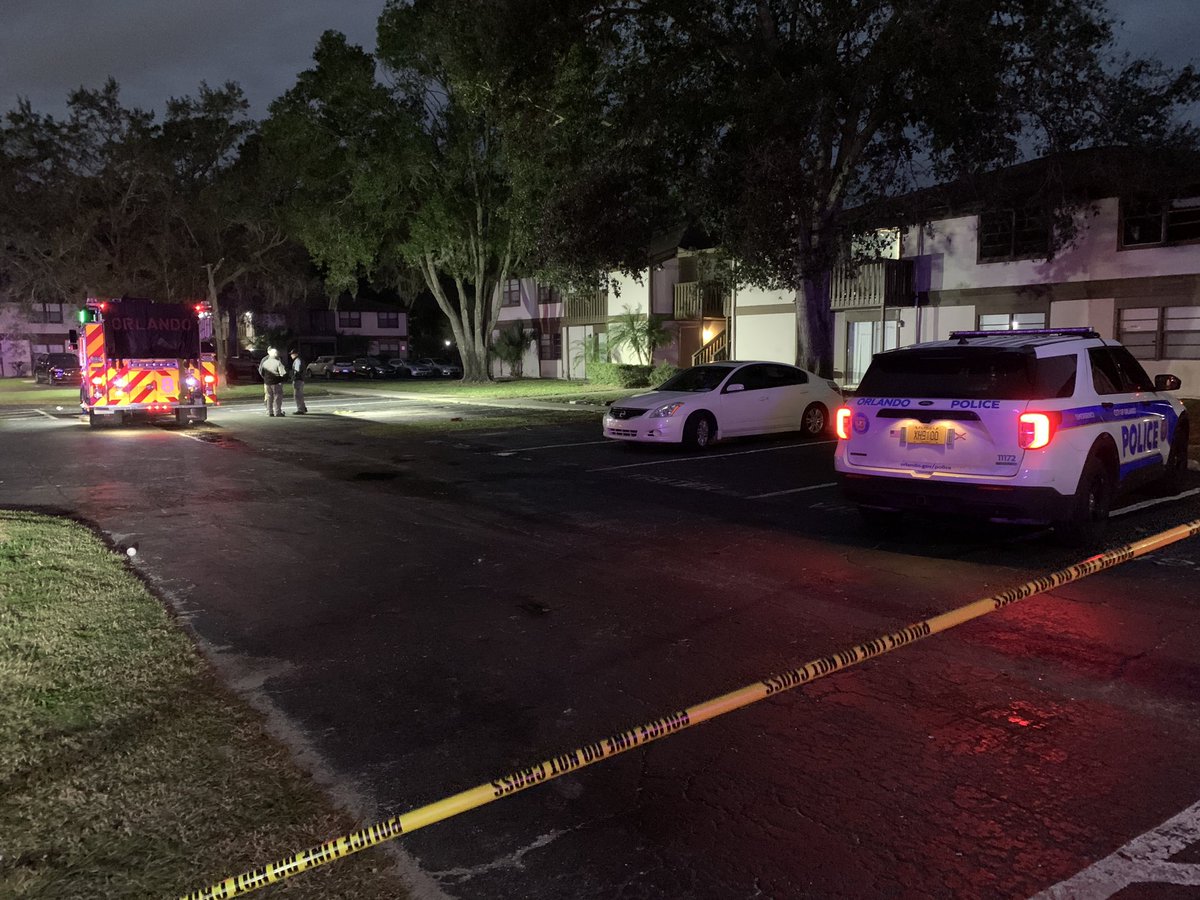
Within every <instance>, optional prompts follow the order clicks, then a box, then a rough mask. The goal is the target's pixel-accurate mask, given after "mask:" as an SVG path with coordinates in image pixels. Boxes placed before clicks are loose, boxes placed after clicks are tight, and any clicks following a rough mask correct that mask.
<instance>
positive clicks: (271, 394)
mask: <svg viewBox="0 0 1200 900" xmlns="http://www.w3.org/2000/svg"><path fill="white" fill-rule="evenodd" d="M258 374H259V375H261V376H262V380H263V401H264V402H265V403H266V404H267V415H269V416H272V417H274V416H282V415H283V383H284V382H285V381H286V380H287V377H288V372H287V368H285V367H284V365H283V360H281V359H280V358H279V351H278V350H276V349H275V348H274V347H269V348H268V349H267V355H266V356H264V357H263V359H262V362H260V363H259V364H258Z"/></svg>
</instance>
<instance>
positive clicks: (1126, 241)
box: [1121, 197, 1200, 247]
mask: <svg viewBox="0 0 1200 900" xmlns="http://www.w3.org/2000/svg"><path fill="white" fill-rule="evenodd" d="M1191 241H1200V197H1184V198H1180V199H1176V200H1122V201H1121V246H1122V247H1153V246H1159V245H1162V244H1185V243H1189V242H1191Z"/></svg>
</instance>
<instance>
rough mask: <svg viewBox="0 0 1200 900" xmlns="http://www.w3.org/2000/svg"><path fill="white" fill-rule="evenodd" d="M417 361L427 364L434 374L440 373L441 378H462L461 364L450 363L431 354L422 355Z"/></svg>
mask: <svg viewBox="0 0 1200 900" xmlns="http://www.w3.org/2000/svg"><path fill="white" fill-rule="evenodd" d="M417 362H418V363H420V364H421V365H424V366H429V368H430V369H431V370H432V371H433V373H434V374H435V375H440V376H442V377H443V378H462V374H463V370H462V366H460V365H459V364H458V363H452V362H450V361H449V360H445V359H440V358H438V357H433V356H425V357H422V358H421V359H419V360H417Z"/></svg>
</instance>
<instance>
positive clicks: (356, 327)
mask: <svg viewBox="0 0 1200 900" xmlns="http://www.w3.org/2000/svg"><path fill="white" fill-rule="evenodd" d="M236 333H237V338H236V344H237V348H238V349H244V348H250V347H253V346H255V345H257V344H258V342H259V340H260V338H261V337H262V336H263V335H272V334H280V335H286V336H287V337H286V341H287V343H289V344H294V345H295V346H297V347H298V348H299V350H300V355H301V356H303V357H304V358H305V359H315V358H316V357H318V356H321V355H326V354H334V353H336V354H341V355H345V356H377V357H380V358H381V359H394V358H397V357H399V358H403V359H407V358H408V355H409V339H408V313H407V312H405V311H404V310H401V309H398V308H396V307H394V306H389V305H387V304H383V303H378V302H375V301H371V300H348V301H344V302H342V303H340V304H339V306H338V308H337V309H336V310H332V309H329V308H328V307H327V306H325V305H321V306H300V307H286V308H281V309H268V310H254V311H246V312H243V313H241V314H240V315H239V316H238V320H237V329H236Z"/></svg>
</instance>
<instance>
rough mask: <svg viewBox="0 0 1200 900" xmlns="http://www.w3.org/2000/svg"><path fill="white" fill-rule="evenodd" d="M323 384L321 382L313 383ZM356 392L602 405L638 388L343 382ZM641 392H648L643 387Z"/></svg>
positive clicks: (540, 382)
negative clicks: (575, 402)
mask: <svg viewBox="0 0 1200 900" xmlns="http://www.w3.org/2000/svg"><path fill="white" fill-rule="evenodd" d="M310 383H312V384H320V383H321V382H320V381H316V382H310ZM335 383H340V384H349V385H352V386H353V387H354V389H355V391H359V390H362V391H366V392H372V393H398V394H444V395H446V396H448V397H459V398H462V399H463V400H520V399H528V400H550V401H555V400H559V401H562V402H563V403H567V402H569V401H571V400H575V401H577V402H581V403H583V402H587V403H594V404H597V405H603V404H604V402H605V401H607V400H615V399H616V398H618V397H628V396H629V395H630V394H636V393H638V392H639V389H638V388H618V387H609V386H607V385H598V384H591V383H590V382H587V381H559V380H557V379H554V378H518V379H514V380H512V381H493V382H489V383H488V384H464V383H463V382H461V381H456V380H451V379H444V378H431V379H424V378H398V379H396V380H394V381H343V382H335ZM640 390H648V389H647V388H641V389H640Z"/></svg>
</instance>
